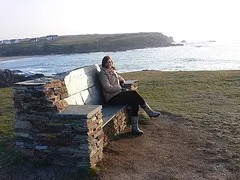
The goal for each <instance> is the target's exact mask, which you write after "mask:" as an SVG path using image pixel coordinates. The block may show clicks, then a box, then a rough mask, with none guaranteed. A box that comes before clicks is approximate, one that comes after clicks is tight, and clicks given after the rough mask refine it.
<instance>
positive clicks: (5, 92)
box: [0, 88, 14, 143]
mask: <svg viewBox="0 0 240 180" xmlns="http://www.w3.org/2000/svg"><path fill="white" fill-rule="evenodd" d="M12 96H13V95H12V88H0V107H1V108H0V143H1V142H3V141H5V140H6V139H8V138H12V137H13V117H14V115H13V101H12Z"/></svg>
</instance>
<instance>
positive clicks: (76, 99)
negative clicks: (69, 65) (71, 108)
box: [64, 65, 104, 105]
mask: <svg viewBox="0 0 240 180" xmlns="http://www.w3.org/2000/svg"><path fill="white" fill-rule="evenodd" d="M99 72H100V67H99V65H92V66H86V67H82V68H78V69H75V70H72V71H71V72H68V73H66V74H65V75H64V76H65V78H64V81H65V84H66V87H67V91H68V96H69V97H67V98H65V99H64V100H66V101H67V103H68V104H69V105H85V104H92V105H96V104H103V103H104V100H103V96H102V91H101V85H100V82H99V78H98V74H99Z"/></svg>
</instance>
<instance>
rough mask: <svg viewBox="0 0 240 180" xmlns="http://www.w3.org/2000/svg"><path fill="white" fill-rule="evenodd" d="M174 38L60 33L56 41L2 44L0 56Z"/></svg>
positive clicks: (144, 44)
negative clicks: (66, 34)
mask: <svg viewBox="0 0 240 180" xmlns="http://www.w3.org/2000/svg"><path fill="white" fill-rule="evenodd" d="M172 42H173V38H172V37H168V36H165V35H163V34H162V33H129V34H92V35H69V36H59V37H58V39H57V40H54V41H48V40H42V41H37V42H32V41H28V42H21V43H18V44H8V45H1V46H0V57H6V56H27V55H49V54H69V53H88V52H107V51H124V50H130V49H142V48H149V47H165V46H171V44H172Z"/></svg>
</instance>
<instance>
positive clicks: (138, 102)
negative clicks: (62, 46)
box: [99, 56, 161, 135]
mask: <svg viewBox="0 0 240 180" xmlns="http://www.w3.org/2000/svg"><path fill="white" fill-rule="evenodd" d="M99 79H100V82H101V85H102V88H103V95H104V98H105V100H106V102H107V103H108V104H111V105H128V106H130V107H131V126H132V132H133V133H135V134H138V135H142V134H143V131H142V130H140V129H139V126H138V122H139V116H138V110H139V106H141V107H142V108H143V109H144V110H145V112H146V113H147V114H148V115H149V116H150V117H157V116H159V115H160V114H161V113H160V112H156V111H153V110H152V109H151V108H150V107H149V105H148V104H147V103H146V102H145V101H144V99H143V98H142V97H141V96H140V95H139V94H138V92H137V91H125V90H124V89H123V88H122V87H121V85H120V84H124V82H125V80H124V79H123V78H122V77H121V76H120V75H118V74H117V72H116V71H115V67H114V66H113V61H112V59H111V57H110V56H105V57H104V58H103V59H102V68H101V71H100V73H99Z"/></svg>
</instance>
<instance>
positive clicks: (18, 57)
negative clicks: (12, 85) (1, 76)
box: [0, 56, 32, 62]
mask: <svg viewBox="0 0 240 180" xmlns="http://www.w3.org/2000/svg"><path fill="white" fill-rule="evenodd" d="M29 57H32V56H9V57H0V62H3V61H11V60H16V59H21V58H29Z"/></svg>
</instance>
